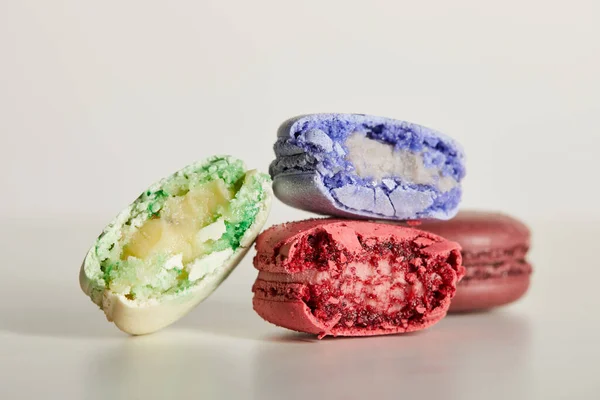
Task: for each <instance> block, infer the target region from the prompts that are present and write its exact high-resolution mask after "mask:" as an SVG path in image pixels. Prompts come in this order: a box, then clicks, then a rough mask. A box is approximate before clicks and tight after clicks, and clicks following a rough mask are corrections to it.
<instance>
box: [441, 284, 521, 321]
mask: <svg viewBox="0 0 600 400" xmlns="http://www.w3.org/2000/svg"><path fill="white" fill-rule="evenodd" d="M529 284H530V276H529V275H515V276H507V277H503V278H497V279H486V280H481V281H474V280H470V281H466V282H460V283H459V285H458V287H457V290H456V295H455V296H454V298H453V299H452V302H451V303H450V310H449V312H451V313H459V312H472V311H478V310H487V309H491V308H494V307H500V306H503V305H506V304H509V303H512V302H515V301H516V300H518V299H520V298H521V297H523V295H524V294H525V293H526V292H527V289H529Z"/></svg>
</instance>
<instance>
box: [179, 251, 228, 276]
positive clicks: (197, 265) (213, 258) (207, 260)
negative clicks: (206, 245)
mask: <svg viewBox="0 0 600 400" xmlns="http://www.w3.org/2000/svg"><path fill="white" fill-rule="evenodd" d="M232 254H233V249H231V248H229V249H225V250H222V251H215V252H214V253H210V254H209V255H207V256H204V257H202V258H200V259H198V260H196V261H194V263H193V264H191V265H188V266H187V268H188V270H189V277H188V279H189V280H190V281H192V282H194V281H197V280H198V279H200V278H202V277H204V276H206V275H209V274H211V273H213V272H214V271H215V269H217V268H219V267H220V266H221V265H223V263H224V262H225V261H226V260H227V259H228V258H229V257H231V255H232Z"/></svg>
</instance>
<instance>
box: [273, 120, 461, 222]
mask: <svg viewBox="0 0 600 400" xmlns="http://www.w3.org/2000/svg"><path fill="white" fill-rule="evenodd" d="M277 136H278V138H277V141H276V143H275V146H274V150H275V155H276V159H275V160H274V161H273V162H272V163H271V166H270V170H269V171H270V174H271V176H272V178H273V190H274V193H275V196H277V198H279V199H280V200H281V201H282V202H284V203H286V204H288V205H290V206H292V207H296V208H299V209H302V210H306V211H311V212H315V213H318V214H323V215H331V216H338V217H346V218H354V219H357V218H360V219H388V220H413V219H423V218H436V219H449V218H452V217H453V216H454V215H455V214H456V212H457V211H458V205H459V203H460V200H461V194H462V190H461V180H462V179H463V177H464V176H465V165H464V154H463V151H462V149H461V146H460V145H459V144H458V143H457V142H455V141H454V140H452V139H451V138H449V137H448V136H445V135H443V134H442V133H440V132H437V131H435V130H433V129H430V128H426V127H424V126H421V125H416V124H413V123H410V122H405V121H399V120H394V119H390V118H383V117H375V116H369V115H363V114H313V115H304V116H299V117H295V118H292V119H289V120H288V121H286V122H284V123H283V124H282V125H281V126H280V128H279V130H278V133H277Z"/></svg>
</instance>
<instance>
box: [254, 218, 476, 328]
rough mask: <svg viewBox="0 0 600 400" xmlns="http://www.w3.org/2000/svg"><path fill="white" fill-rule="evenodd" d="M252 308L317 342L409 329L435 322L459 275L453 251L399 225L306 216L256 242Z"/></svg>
mask: <svg viewBox="0 0 600 400" xmlns="http://www.w3.org/2000/svg"><path fill="white" fill-rule="evenodd" d="M256 250H257V254H256V256H255V258H254V266H255V267H256V268H257V269H258V270H259V274H258V278H257V280H256V282H255V284H254V286H253V289H252V290H253V292H254V299H253V305H254V310H255V311H256V312H257V313H258V314H259V315H260V316H261V317H262V318H264V319H265V320H267V321H269V322H271V323H273V324H276V325H279V326H282V327H285V328H289V329H293V330H296V331H300V332H307V333H313V334H317V335H319V337H323V336H325V335H333V336H369V335H382V334H390V333H401V332H411V331H417V330H420V329H424V328H427V327H429V326H431V325H433V324H435V323H436V322H438V321H439V320H440V319H442V318H443V317H444V316H445V315H446V312H447V310H448V307H449V306H450V300H451V299H452V297H453V296H454V293H455V290H456V284H457V282H458V281H459V280H460V278H462V276H463V274H464V267H463V266H462V265H461V254H460V246H459V245H458V244H456V243H454V242H451V241H449V240H446V239H444V238H442V237H440V236H437V235H434V234H431V233H428V232H424V231H421V230H417V229H412V228H407V227H404V226H400V225H389V224H379V223H373V222H367V221H347V220H335V219H312V220H306V221H298V222H291V223H287V224H283V225H277V226H274V227H272V228H270V229H268V230H267V231H265V232H263V233H262V234H261V235H260V236H259V237H258V239H257V242H256Z"/></svg>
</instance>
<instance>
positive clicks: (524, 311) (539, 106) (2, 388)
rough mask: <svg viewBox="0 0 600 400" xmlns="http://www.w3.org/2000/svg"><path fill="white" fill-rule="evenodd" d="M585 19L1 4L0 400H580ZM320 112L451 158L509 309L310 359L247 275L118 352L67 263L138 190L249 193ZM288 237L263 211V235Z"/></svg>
mask: <svg viewBox="0 0 600 400" xmlns="http://www.w3.org/2000/svg"><path fill="white" fill-rule="evenodd" d="M599 15H600V2H598V1H596V0H588V1H585V0H574V1H571V2H564V1H547V0H546V1H542V0H525V1H523V0H506V1H502V2H481V1H476V0H457V1H452V2H448V1H438V2H415V1H411V2H402V1H396V2H391V1H384V0H373V1H360V2H358V1H357V2H352V1H349V0H344V1H341V0H340V1H324V0H308V1H302V2H285V1H276V0H270V1H261V0H256V1H222V0H221V1H218V0H214V1H178V2H164V1H141V0H140V1H118V2H117V1H103V2H82V1H76V0H64V1H52V2H50V1H41V0H38V1H34V0H29V1H27V0H23V1H16V0H15V1H10V0H5V1H1V2H0V135H2V136H1V137H2V139H3V140H2V142H1V144H0V185H1V187H2V188H3V191H2V193H3V195H2V197H1V200H0V235H1V237H0V239H1V240H0V246H1V250H2V253H1V254H2V256H3V263H2V266H1V267H0V273H1V276H2V279H0V399H12V398H39V397H40V396H42V395H45V396H46V397H47V398H51V399H54V398H60V399H71V398H73V399H81V398H99V399H104V398H109V397H111V396H112V398H127V399H134V398H166V397H168V396H171V397H173V398H185V397H194V398H199V396H198V395H203V397H205V398H256V399H268V398H273V399H280V398H290V399H292V398H303V399H306V398H307V396H309V395H316V396H315V397H316V398H319V397H329V398H357V399H359V398H360V399H362V398H365V397H373V396H375V395H382V398H400V397H402V398H421V397H422V398H427V397H435V398H442V397H443V398H461V399H463V398H476V399H484V398H485V399H488V398H502V399H505V398H514V399H518V398H523V399H533V398H539V399H547V398H598V393H597V390H598V389H600V383H599V381H598V377H597V375H598V360H599V359H600V357H599V356H600V346H599V344H598V337H599V335H598V331H599V328H600V321H599V317H598V312H597V311H596V310H597V307H598V306H599V305H600V304H599V300H598V297H597V294H596V293H597V285H596V282H597V281H598V278H600V272H599V271H600V269H598V261H597V260H596V259H595V258H593V255H594V254H593V253H594V251H595V249H596V248H597V247H598V246H597V244H596V241H597V240H598V237H600V235H599V233H600V232H599V227H600V211H599V210H600V208H598V206H597V204H598V197H599V192H598V185H597V184H596V181H597V176H596V175H597V171H598V165H597V161H596V158H597V151H598V150H597V149H598V148H600V135H598V131H599V124H598V115H600V98H599V95H598V93H600V79H599V78H598V71H600V40H598V38H599V37H600V25H599V24H598V23H597V19H598V16H599ZM331 111H337V112H364V113H372V114H378V115H384V116H390V117H397V118H401V119H406V120H409V121H413V122H416V123H421V124H423V125H427V126H431V127H433V128H436V129H439V130H441V131H443V132H445V133H447V134H449V135H451V136H453V137H454V138H456V139H457V140H458V141H459V142H461V143H462V144H463V145H464V147H465V151H466V153H467V156H468V177H467V179H466V181H465V185H464V187H465V198H464V203H463V204H464V206H465V207H477V208H492V209H502V210H504V211H506V212H509V213H511V214H514V215H517V216H519V217H520V218H522V219H523V220H524V221H525V222H527V223H528V224H529V225H530V226H531V227H532V229H533V233H534V245H535V248H534V251H533V255H532V259H533V262H534V266H535V268H536V273H535V276H534V284H533V287H532V290H531V292H530V293H529V295H528V296H527V298H526V299H525V300H524V301H522V302H520V303H518V304H517V305H515V306H513V307H508V308H506V309H502V310H499V311H498V312H494V313H490V314H484V315H477V316H462V317H452V318H448V319H446V320H444V321H442V322H441V323H440V324H438V325H437V326H436V327H434V328H433V329H431V330H429V331H427V332H424V333H422V334H418V335H409V336H395V337H386V338H373V339H342V340H324V341H321V342H313V341H311V340H308V338H307V337H305V336H298V335H295V334H292V333H288V332H286V331H284V330H281V329H278V328H276V327H273V326H271V325H269V324H267V323H264V322H262V321H261V320H260V319H259V318H258V317H257V316H256V315H254V313H253V312H252V311H251V306H250V296H251V294H250V287H251V284H252V281H253V279H254V277H255V275H256V274H255V271H254V270H253V269H252V267H251V256H252V253H251V254H250V255H249V257H247V258H246V259H245V260H244V262H243V263H242V264H241V265H240V267H239V268H238V269H237V270H236V271H235V272H234V274H233V275H232V276H231V277H230V278H229V279H228V280H227V282H226V283H225V284H224V285H223V286H222V287H221V288H220V289H219V290H218V291H217V292H216V293H215V294H214V295H213V296H212V297H211V298H210V300H209V301H208V302H206V303H204V304H203V305H201V306H200V307H198V308H197V309H196V310H195V312H193V313H192V314H191V315H189V316H188V317H186V318H185V319H184V320H182V321H180V322H179V323H178V324H176V325H175V326H174V327H173V328H171V329H168V330H166V331H164V332H161V333H159V334H157V335H154V336H148V337H141V338H128V337H125V336H123V335H122V334H120V333H119V331H118V330H117V329H116V328H115V327H113V326H111V325H110V324H108V323H107V322H105V321H104V320H103V315H102V313H101V312H100V311H99V310H95V309H94V305H93V304H92V303H91V302H90V301H89V300H87V299H86V298H85V296H84V295H83V294H82V293H80V290H79V288H78V284H77V275H78V270H79V266H80V262H81V259H82V258H83V256H84V255H85V252H86V251H87V247H88V246H89V245H91V243H92V241H93V239H94V238H95V235H96V234H97V233H99V232H100V230H101V229H102V227H103V226H104V224H105V223H107V222H108V221H109V220H110V219H112V217H114V215H115V214H116V213H117V212H118V211H119V210H120V209H122V208H123V207H124V206H125V205H126V204H127V203H128V202H129V201H131V200H133V199H134V198H135V197H136V196H137V195H138V194H139V192H140V191H142V190H144V189H145V187H146V186H147V185H149V184H151V183H152V182H154V181H156V179H158V178H160V177H162V176H165V175H168V174H169V173H171V172H173V171H174V170H176V169H178V168H180V167H181V166H183V165H185V164H189V163H191V162H192V161H194V160H197V159H202V158H204V157H205V156H207V155H210V154H214V153H230V154H232V155H235V156H238V157H240V158H243V159H244V160H246V162H247V164H248V165H249V166H250V167H257V168H260V169H262V170H266V168H267V166H268V163H269V162H270V161H271V159H272V156H273V155H272V150H271V146H272V144H273V141H274V138H275V130H276V128H277V126H278V124H279V123H280V122H281V121H283V120H284V119H286V118H288V117H290V116H292V115H296V114H301V113H307V112H331ZM308 215H309V214H307V213H303V212H300V211H295V210H291V209H290V208H288V207H286V206H284V205H282V204H280V203H277V202H276V203H275V204H274V207H273V213H272V215H271V218H270V222H269V223H268V225H269V224H270V223H277V222H282V221H285V220H294V219H299V218H303V217H306V216H308ZM573 272H577V273H578V274H579V275H577V276H574V275H573ZM311 398H312V397H311Z"/></svg>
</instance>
